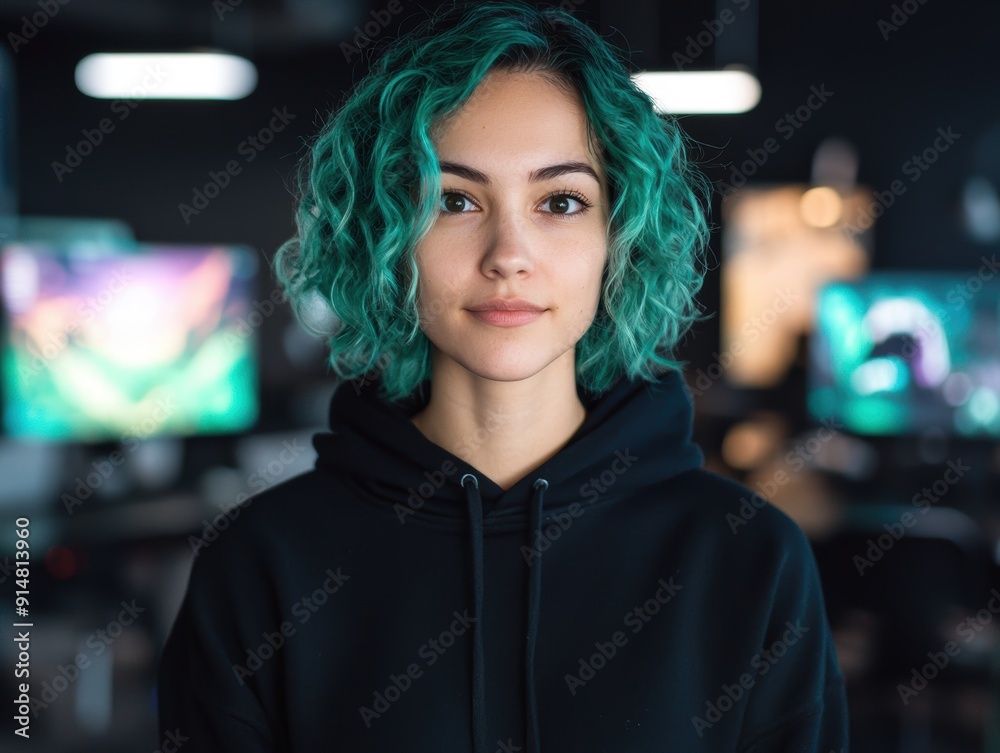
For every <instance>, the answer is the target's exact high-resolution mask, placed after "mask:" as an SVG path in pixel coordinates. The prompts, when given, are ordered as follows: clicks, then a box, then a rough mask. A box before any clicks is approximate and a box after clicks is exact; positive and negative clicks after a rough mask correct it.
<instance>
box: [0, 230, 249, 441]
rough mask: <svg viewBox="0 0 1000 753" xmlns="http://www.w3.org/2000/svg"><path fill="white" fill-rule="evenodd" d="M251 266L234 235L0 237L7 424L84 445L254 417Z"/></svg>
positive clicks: (227, 427)
mask: <svg viewBox="0 0 1000 753" xmlns="http://www.w3.org/2000/svg"><path fill="white" fill-rule="evenodd" d="M257 270H258V258H257V254H256V253H255V252H254V251H253V250H252V249H250V248H247V247H242V246H178V245H169V246H168V245H152V244H140V245H138V246H134V247H126V248H121V247H118V246H115V245H101V244H71V245H64V246H58V245H43V244H24V243H9V244H6V245H5V246H3V247H2V248H0V294H2V295H0V299H2V304H3V305H2V308H3V313H4V327H3V342H2V357H3V383H2V389H3V396H2V405H3V428H4V431H5V432H6V433H7V434H9V435H12V436H14V437H25V438H28V437H30V438H36V439H42V440H53V441H81V442H89V441H108V440H122V441H134V439H141V438H143V437H146V436H151V435H167V436H186V435H192V434H225V433H232V432H240V431H244V430H246V429H248V428H250V427H251V426H252V425H253V424H254V422H255V421H256V419H257V415H258V403H259V399H258V376H257V374H258V364H257V353H258V345H257V327H256V326H255V321H254V312H253V311H252V310H251V299H252V295H253V288H254V284H255V281H256V274H257Z"/></svg>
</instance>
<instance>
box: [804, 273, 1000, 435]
mask: <svg viewBox="0 0 1000 753" xmlns="http://www.w3.org/2000/svg"><path fill="white" fill-rule="evenodd" d="M993 274H994V273H992V272H990V274H989V276H990V277H992V276H993ZM808 384H809V398H808V403H809V412H810V414H811V415H812V416H813V417H815V418H817V419H820V418H826V417H834V418H837V419H839V420H841V421H842V422H843V423H844V424H845V426H846V427H847V428H848V429H849V430H850V431H853V432H855V433H857V434H868V435H905V434H916V433H923V432H925V431H927V430H934V429H936V430H939V431H941V432H943V433H944V434H945V435H947V436H958V437H982V438H990V437H992V438H1000V286H997V285H995V284H992V283H986V284H984V283H983V278H982V277H981V276H980V275H979V274H977V273H975V272H972V273H970V274H968V275H961V274H954V273H951V272H949V273H943V272H942V273H938V272H891V273H890V272H880V273H873V274H871V275H869V276H867V277H866V278H865V279H863V280H858V281H853V282H837V283H832V284H830V285H827V286H826V287H824V288H823V289H822V290H821V292H820V294H819V297H818V300H817V305H816V332H815V334H814V336H813V339H812V341H811V348H810V361H809V379H808Z"/></svg>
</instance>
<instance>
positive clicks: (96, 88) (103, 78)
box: [76, 52, 257, 99]
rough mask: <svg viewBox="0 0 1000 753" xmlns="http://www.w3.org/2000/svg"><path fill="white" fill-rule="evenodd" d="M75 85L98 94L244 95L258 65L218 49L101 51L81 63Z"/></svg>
mask: <svg viewBox="0 0 1000 753" xmlns="http://www.w3.org/2000/svg"><path fill="white" fill-rule="evenodd" d="M76 86H77V88H78V89H79V90H80V91H81V92H83V93H84V94H87V95H88V96H91V97H96V98H98V99H242V98H243V97H245V96H247V95H248V94H249V93H250V92H252V91H253V90H254V88H255V87H256V86H257V69H256V68H255V67H254V65H253V63H251V62H250V61H249V60H246V59H245V58H241V57H237V56H236V55H227V54H223V53H215V52H128V53H120V52H113V53H112V52H101V53H96V54H93V55H87V57H85V58H83V60H81V61H80V62H79V63H77V65H76Z"/></svg>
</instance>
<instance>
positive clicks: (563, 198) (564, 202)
mask: <svg viewBox="0 0 1000 753" xmlns="http://www.w3.org/2000/svg"><path fill="white" fill-rule="evenodd" d="M574 202H575V203H576V204H578V205H579V208H577V209H575V210H574V209H573V203H574ZM542 204H543V205H545V204H548V205H549V210H550V211H549V212H547V214H555V215H577V214H583V213H584V212H586V211H587V209H589V208H590V206H591V205H590V204H589V203H588V202H587V201H585V200H583V199H582V198H577V197H576V196H574V195H573V194H569V193H555V194H552V195H551V196H549V197H548V198H547V199H545V201H543V202H542ZM470 207H475V204H473V203H472V200H471V199H469V197H467V196H466V195H465V194H463V193H459V192H457V191H445V192H444V193H442V194H441V211H442V212H444V213H445V214H467V212H465V211H464V210H466V209H468V208H470Z"/></svg>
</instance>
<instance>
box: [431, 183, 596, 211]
mask: <svg viewBox="0 0 1000 753" xmlns="http://www.w3.org/2000/svg"><path fill="white" fill-rule="evenodd" d="M451 195H457V196H461V197H462V198H463V199H465V200H466V201H468V202H469V203H471V204H473V205H475V206H478V205H477V204H476V202H475V200H474V199H473V198H472V197H471V196H470V195H469V194H467V193H466V192H465V191H463V190H461V189H452V190H448V191H442V192H441V199H442V200H443V199H444V198H445V197H446V196H451ZM561 196H566V197H569V198H570V199H573V200H574V201H577V202H579V203H580V205H581V206H582V208H581V209H578V210H576V211H575V212H569V211H567V212H545V214H551V215H553V216H555V217H578V216H580V215H583V214H585V213H586V212H587V211H588V210H589V209H590V208H591V207H593V206H594V204H593V202H592V201H590V200H589V199H587V197H586V196H584V195H583V194H582V193H580V192H579V191H574V190H572V189H565V188H564V189H561V190H559V191H554V192H553V193H550V194H549V195H548V196H546V197H545V198H544V199H543V200H542V205H545V204H547V203H548V202H550V201H552V199H555V198H558V197H561ZM440 213H441V214H455V215H460V214H470V213H469V212H449V211H446V210H445V209H444V208H442V209H441V212H440Z"/></svg>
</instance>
